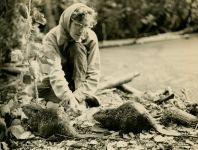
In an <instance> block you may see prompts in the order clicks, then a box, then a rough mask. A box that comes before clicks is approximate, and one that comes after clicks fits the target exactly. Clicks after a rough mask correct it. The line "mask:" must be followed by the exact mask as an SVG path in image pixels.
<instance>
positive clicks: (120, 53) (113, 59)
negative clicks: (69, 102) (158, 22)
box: [101, 37, 198, 101]
mask: <svg viewBox="0 0 198 150" xmlns="http://www.w3.org/2000/svg"><path fill="white" fill-rule="evenodd" d="M101 61H102V75H105V76H108V75H113V76H117V75H123V74H126V73H130V72H134V71H138V72H140V73H141V76H140V77H138V78H137V79H135V80H134V81H133V82H131V83H130V85H132V86H133V87H135V88H137V89H139V90H142V91H147V90H151V91H155V90H157V89H163V88H165V87H168V86H170V87H171V88H173V89H176V90H180V89H182V88H187V89H188V90H189V94H190V98H191V99H192V100H196V101H198V92H197V91H198V37H192V38H190V39H179V40H170V41H162V42H154V43H146V44H140V45H132V46H123V47H116V48H106V49H102V50H101Z"/></svg>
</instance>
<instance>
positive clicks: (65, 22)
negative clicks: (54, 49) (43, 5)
mask: <svg viewBox="0 0 198 150" xmlns="http://www.w3.org/2000/svg"><path fill="white" fill-rule="evenodd" d="M79 7H87V6H86V5H85V4H82V3H75V4H73V5H71V6H69V7H68V8H67V9H65V10H64V12H63V13H62V14H61V16H60V20H59V25H58V26H59V36H58V37H57V41H58V45H62V44H64V42H65V40H66V39H68V37H70V36H69V26H70V18H71V15H72V13H73V12H74V11H75V10H76V9H77V8H79Z"/></svg>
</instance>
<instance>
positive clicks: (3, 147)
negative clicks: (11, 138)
mask: <svg viewBox="0 0 198 150" xmlns="http://www.w3.org/2000/svg"><path fill="white" fill-rule="evenodd" d="M1 148H2V150H9V147H8V144H7V143H5V142H1V143H0V149H1Z"/></svg>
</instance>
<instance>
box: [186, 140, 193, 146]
mask: <svg viewBox="0 0 198 150" xmlns="http://www.w3.org/2000/svg"><path fill="white" fill-rule="evenodd" d="M185 142H186V143H187V144H190V145H194V142H192V141H190V140H189V139H187V140H186V141H185Z"/></svg>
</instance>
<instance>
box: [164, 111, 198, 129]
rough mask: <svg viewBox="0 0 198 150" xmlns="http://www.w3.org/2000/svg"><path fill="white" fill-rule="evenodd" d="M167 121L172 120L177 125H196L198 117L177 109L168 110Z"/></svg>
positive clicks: (166, 113)
mask: <svg viewBox="0 0 198 150" xmlns="http://www.w3.org/2000/svg"><path fill="white" fill-rule="evenodd" d="M165 117H166V119H170V120H172V121H174V122H176V123H180V124H183V125H196V124H197V123H198V117H196V116H194V115H192V114H190V113H188V112H186V111H183V110H181V109H179V108H177V107H170V108H167V110H166V112H165Z"/></svg>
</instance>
